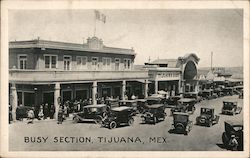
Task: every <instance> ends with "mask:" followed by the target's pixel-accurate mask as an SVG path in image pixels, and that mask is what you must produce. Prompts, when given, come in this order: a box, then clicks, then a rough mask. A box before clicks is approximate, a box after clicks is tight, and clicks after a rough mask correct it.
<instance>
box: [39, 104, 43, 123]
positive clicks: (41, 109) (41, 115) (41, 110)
mask: <svg viewBox="0 0 250 158" xmlns="http://www.w3.org/2000/svg"><path fill="white" fill-rule="evenodd" d="M43 116H44V114H43V105H41V106H40V110H39V113H38V120H41V119H42V118H43Z"/></svg>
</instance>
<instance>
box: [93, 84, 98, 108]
mask: <svg viewBox="0 0 250 158" xmlns="http://www.w3.org/2000/svg"><path fill="white" fill-rule="evenodd" d="M96 95H97V81H94V82H93V86H92V103H93V105H96V104H97V101H96Z"/></svg>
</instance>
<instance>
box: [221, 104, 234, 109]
mask: <svg viewBox="0 0 250 158" xmlns="http://www.w3.org/2000/svg"><path fill="white" fill-rule="evenodd" d="M233 107H234V103H231V102H224V105H223V109H228V110H231V109H232V108H233Z"/></svg>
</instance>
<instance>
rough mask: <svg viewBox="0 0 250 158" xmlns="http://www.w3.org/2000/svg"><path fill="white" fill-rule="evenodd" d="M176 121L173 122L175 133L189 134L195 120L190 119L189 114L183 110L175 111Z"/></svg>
mask: <svg viewBox="0 0 250 158" xmlns="http://www.w3.org/2000/svg"><path fill="white" fill-rule="evenodd" d="M173 117H174V120H173V121H174V122H173V124H172V126H173V130H174V131H175V133H182V134H185V135H188V133H189V132H190V131H191V129H192V126H193V121H190V120H189V114H187V113H183V112H175V113H174V114H173Z"/></svg>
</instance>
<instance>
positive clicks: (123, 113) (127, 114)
mask: <svg viewBox="0 0 250 158" xmlns="http://www.w3.org/2000/svg"><path fill="white" fill-rule="evenodd" d="M133 113H134V110H133V108H132V107H127V106H121V107H115V108H112V109H111V111H110V113H108V115H107V116H106V117H105V118H104V119H103V120H102V126H103V127H108V128H109V129H113V128H116V127H117V126H120V125H122V124H125V125H129V126H131V125H133V123H134V118H133V116H134V114H133Z"/></svg>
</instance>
